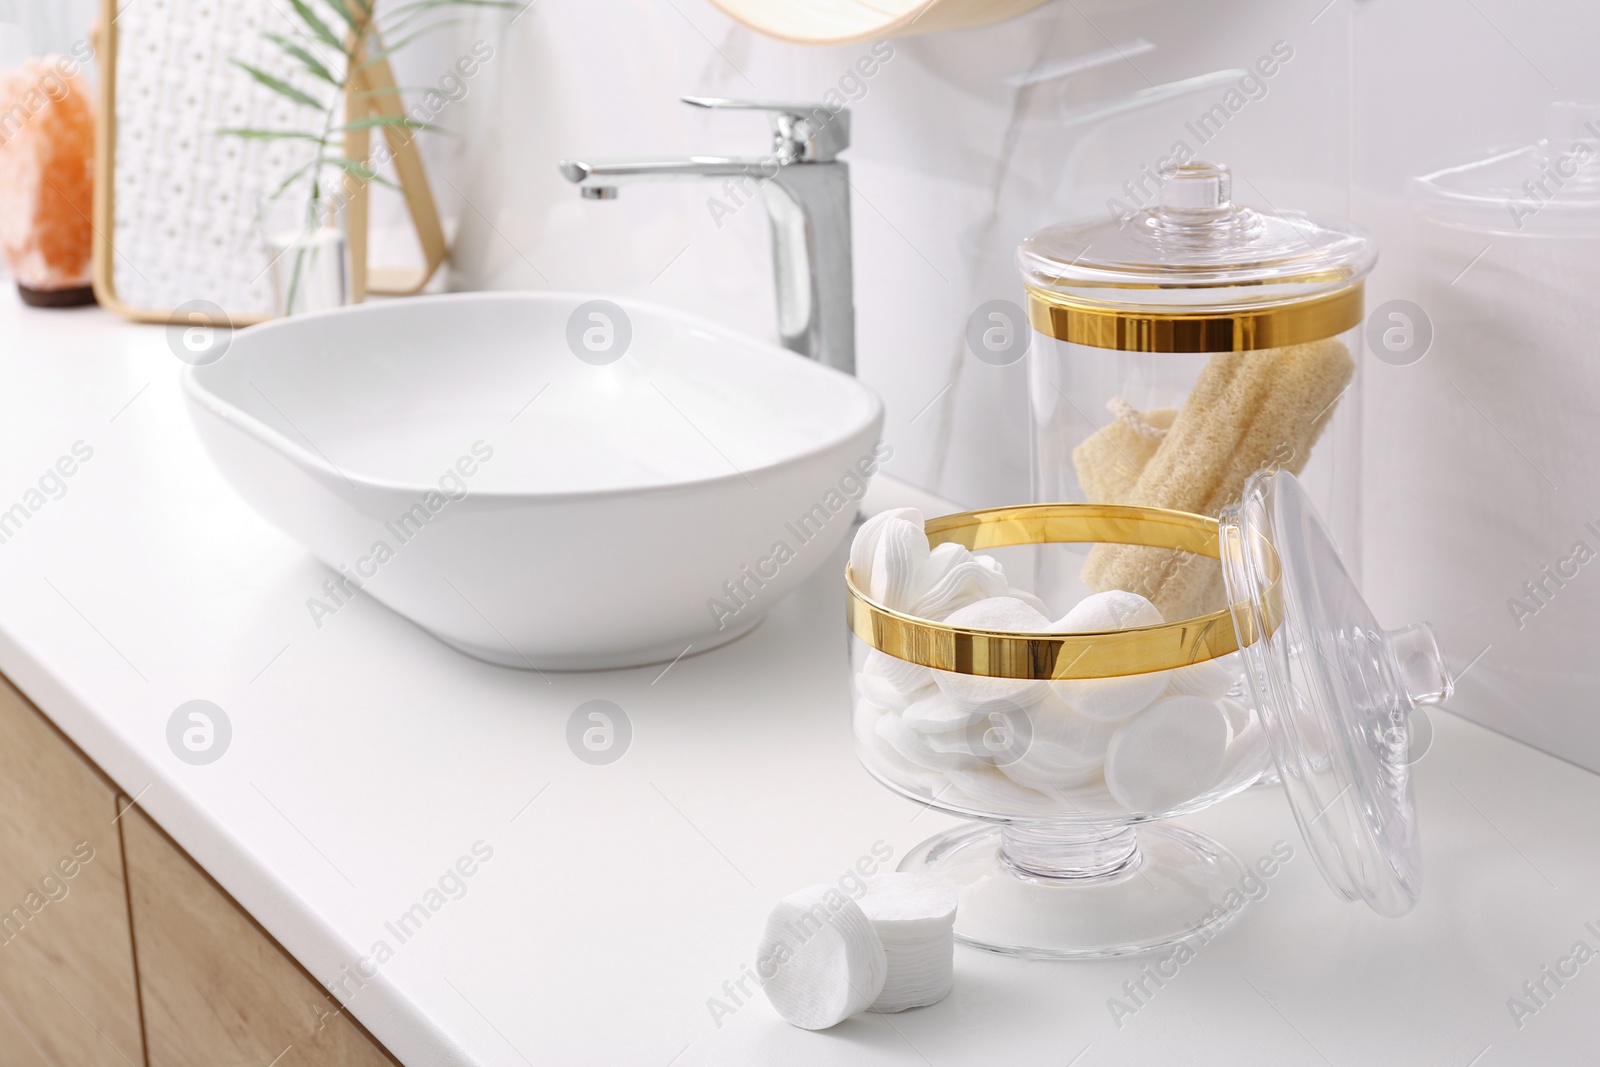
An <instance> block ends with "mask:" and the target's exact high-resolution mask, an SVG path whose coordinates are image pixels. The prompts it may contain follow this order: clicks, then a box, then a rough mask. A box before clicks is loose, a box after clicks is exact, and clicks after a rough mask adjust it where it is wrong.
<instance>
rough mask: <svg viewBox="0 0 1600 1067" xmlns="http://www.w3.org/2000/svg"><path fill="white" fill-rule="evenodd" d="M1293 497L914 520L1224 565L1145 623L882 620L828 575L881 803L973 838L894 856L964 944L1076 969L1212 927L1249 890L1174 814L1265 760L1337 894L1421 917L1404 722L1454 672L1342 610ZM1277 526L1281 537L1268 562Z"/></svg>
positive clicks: (988, 537) (864, 598)
mask: <svg viewBox="0 0 1600 1067" xmlns="http://www.w3.org/2000/svg"><path fill="white" fill-rule="evenodd" d="M1274 480H1276V484H1274ZM1302 504H1303V500H1302V498H1301V496H1300V491H1299V488H1298V484H1297V483H1295V482H1294V479H1293V477H1292V476H1291V475H1287V474H1282V473H1281V472H1280V473H1276V474H1269V475H1266V476H1261V475H1258V476H1257V477H1256V478H1255V479H1253V480H1252V482H1251V485H1250V487H1249V488H1248V489H1247V492H1246V502H1245V504H1244V505H1241V506H1238V507H1235V508H1232V509H1230V511H1229V512H1228V513H1225V514H1224V517H1223V520H1222V522H1221V525H1220V526H1219V523H1218V522H1217V520H1213V519H1207V518H1204V517H1202V516H1198V515H1190V514H1186V513H1183V512H1174V511H1164V510H1161V509H1156V508H1142V507H1132V506H1121V505H1108V504H1034V505H1025V506H1020V507H1013V508H996V509H989V510H984V511H974V512H965V513H962V514H958V515H950V516H945V517H942V518H938V519H932V520H929V521H928V522H927V523H926V524H925V532H926V534H927V537H928V540H929V542H930V543H931V544H933V545H939V544H944V543H955V544H959V545H962V546H964V547H965V548H967V549H970V550H978V549H986V548H998V547H1002V546H1008V545H1024V544H1042V543H1061V542H1073V543H1096V544H1100V545H1118V546H1137V545H1142V546H1148V547H1149V548H1152V549H1159V550H1162V551H1166V552H1171V553H1173V554H1174V555H1175V556H1177V557H1181V558H1182V559H1184V560H1185V561H1188V562H1186V563H1185V564H1184V565H1194V566H1208V567H1212V568H1218V567H1219V566H1220V567H1221V569H1222V570H1223V571H1224V579H1225V582H1226V587H1227V590H1228V594H1227V595H1228V601H1229V606H1228V607H1225V608H1223V609H1220V610H1218V611H1215V612H1213V613H1211V614H1208V615H1203V616H1200V617H1198V618H1193V619H1183V620H1174V621H1170V622H1164V623H1162V624H1160V625H1150V626H1142V627H1137V628H1132V629H1120V630H1105V631H1098V632H1078V633H1054V632H1024V631H998V630H981V629H974V628H970V627H964V626H959V625H950V624H948V623H944V622H938V621H934V620H931V619H924V618H919V617H917V616H914V615H910V614H906V613H903V612H900V611H895V610H892V609H890V608H888V607H886V606H885V605H884V604H882V603H879V602H877V601H875V600H873V599H872V598H871V597H870V596H868V595H867V594H866V593H865V592H864V591H863V590H862V589H861V588H860V587H858V585H857V584H856V580H855V575H854V573H853V572H852V571H849V570H847V572H846V587H847V595H848V618H849V628H850V636H849V645H850V657H851V667H852V687H853V708H852V722H853V728H854V734H855V742H856V750H857V754H858V756H859V758H860V759H861V762H862V764H863V765H864V766H865V767H866V769H867V770H868V771H869V772H870V773H871V774H872V775H873V776H874V777H875V778H877V779H878V780H879V781H880V782H882V783H883V784H884V785H885V786H887V787H888V788H890V789H892V790H894V791H895V792H897V793H899V794H901V795H902V796H904V797H906V798H907V799H909V800H912V801H915V802H917V803H919V804H922V805H925V806H927V807H930V808H933V809H935V810H937V811H941V812H945V813H948V814H952V815H956V816H959V817H962V818H965V819H968V820H972V822H973V825H969V826H961V827H957V828H956V829H954V830H950V831H947V832H945V833H942V834H939V835H937V836H935V837H933V838H931V839H929V840H927V841H924V842H923V843H922V844H921V845H919V846H917V847H916V848H914V849H913V850H912V851H911V853H910V854H909V855H908V856H907V857H906V859H905V860H904V861H903V862H902V863H901V865H900V869H901V870H902V871H913V872H917V873H922V874H927V875H930V876H933V877H935V878H937V879H939V880H941V881H943V882H945V883H946V884H948V885H949V886H950V887H951V888H952V889H954V890H955V891H956V893H957V895H958V896H959V898H960V902H961V903H960V909H959V911H958V912H957V918H956V937H957V938H958V939H959V940H961V941H964V942H966V943H968V944H971V945H974V946H977V947H979V948H983V949H988V950H990V951H994V952H1001V953H1006V954H1011V955H1017V956H1025V957H1034V958H1093V957H1102V956H1117V955H1123V954H1128V953H1135V952H1143V951H1149V950H1153V949H1158V948H1161V947H1163V946H1168V945H1173V944H1176V943H1177V942H1180V941H1184V940H1186V939H1188V938H1191V937H1194V936H1196V935H1207V936H1210V935H1211V934H1213V933H1214V932H1215V931H1216V930H1218V929H1220V928H1221V927H1223V926H1224V925H1226V924H1227V923H1228V922H1230V921H1231V920H1232V919H1233V918H1234V917H1236V916H1237V915H1238V914H1239V912H1240V908H1239V907H1238V900H1239V898H1240V895H1241V894H1242V893H1243V892H1244V891H1245V889H1247V888H1248V886H1249V880H1250V878H1251V873H1250V872H1249V871H1248V869H1247V868H1246V867H1245V866H1244V865H1243V864H1242V863H1241V862H1240V861H1239V860H1238V859H1237V858H1236V857H1235V856H1234V855H1233V854H1232V853H1231V852H1229V851H1228V850H1227V849H1226V848H1225V847H1223V846H1222V845H1220V844H1218V843H1217V842H1215V841H1212V840H1210V839H1208V838H1206V837H1204V836H1202V835H1200V834H1197V833H1194V832H1192V831H1190V830H1187V829H1184V828H1181V827H1177V826H1174V825H1171V824H1170V823H1169V822H1168V820H1170V819H1173V818H1174V817H1177V816H1181V815H1184V814H1188V813H1191V812H1195V811H1199V810H1201V809H1204V808H1207V807H1209V806H1210V805H1212V804H1215V803H1217V802H1218V801H1220V800H1223V799H1225V798H1227V797H1229V796H1231V795H1233V794H1234V793H1237V792H1239V791H1241V790H1243V789H1246V788H1248V787H1249V786H1250V785H1251V784H1253V783H1254V782H1255V781H1256V780H1257V779H1258V778H1259V777H1260V776H1261V775H1262V773H1263V772H1264V771H1266V770H1267V769H1268V767H1269V766H1271V765H1273V764H1274V763H1275V764H1276V766H1277V769H1278V771H1279V773H1280V774H1282V775H1283V777H1284V778H1285V786H1286V791H1287V792H1288V794H1289V798H1290V800H1291V803H1292V804H1293V806H1294V810H1295V814H1296V817H1297V819H1298V820H1299V822H1300V826H1301V830H1302V833H1303V834H1304V835H1305V836H1306V838H1307V840H1308V843H1309V844H1310V846H1311V852H1312V854H1313V856H1315V857H1316V858H1317V861H1318V863H1319V865H1320V866H1322V868H1323V871H1324V874H1325V875H1327V876H1328V878H1329V880H1330V882H1332V883H1334V887H1335V888H1336V889H1338V890H1340V891H1341V892H1342V893H1343V894H1344V895H1345V896H1346V897H1349V898H1351V899H1365V900H1367V901H1368V902H1369V903H1370V904H1371V905H1372V906H1373V907H1374V908H1375V909H1376V910H1378V911H1379V912H1381V913H1383V914H1400V913H1403V912H1404V911H1406V910H1408V909H1409V908H1410V906H1411V905H1412V904H1413V903H1414V901H1415V899H1416V893H1417V879H1416V868H1417V863H1416V860H1417V844H1416V833H1415V818H1414V813H1413V809H1412V806H1411V797H1410V784H1409V779H1408V778H1407V777H1406V762H1407V761H1406V745H1407V741H1408V737H1409V734H1408V726H1409V717H1408V716H1409V711H1410V710H1411V709H1412V708H1413V707H1415V706H1418V705H1421V704H1428V703H1437V702H1438V701H1440V700H1442V699H1444V698H1445V697H1446V696H1447V695H1448V693H1449V686H1450V683H1449V679H1448V676H1447V675H1446V674H1445V672H1444V669H1443V667H1442V661H1441V660H1440V658H1439V654H1438V649H1437V647H1436V645H1434V644H1433V642H1432V636H1431V631H1429V630H1428V629H1427V627H1426V625H1425V624H1419V626H1417V627H1412V628H1409V629H1406V630H1402V631H1395V632H1392V633H1385V632H1384V631H1381V630H1378V629H1377V627H1376V624H1375V623H1373V622H1372V621H1371V618H1370V614H1365V604H1364V603H1363V602H1361V601H1360V599H1359V594H1354V595H1353V597H1352V596H1347V595H1343V593H1342V592H1341V591H1342V590H1344V588H1345V587H1344V586H1341V585H1340V584H1339V581H1338V579H1343V580H1344V582H1345V583H1346V585H1348V587H1349V588H1348V591H1349V592H1350V593H1351V594H1353V593H1354V587H1353V585H1350V584H1349V583H1348V578H1347V576H1346V575H1345V574H1344V572H1343V571H1342V569H1339V568H1338V566H1337V560H1338V558H1337V554H1336V553H1334V552H1333V549H1332V544H1331V541H1328V540H1327V539H1326V534H1325V531H1322V530H1321V528H1320V525H1319V524H1317V522H1316V519H1315V515H1314V514H1313V513H1310V512H1309V511H1305V510H1303V509H1302V508H1301V505H1302ZM1274 519H1276V520H1277V521H1279V522H1287V523H1288V525H1292V526H1294V527H1295V529H1294V530H1293V531H1292V532H1291V533H1290V534H1289V537H1290V538H1291V539H1293V541H1294V543H1293V544H1292V545H1291V546H1290V547H1289V548H1288V549H1287V550H1285V549H1284V548H1283V547H1282V546H1279V545H1276V544H1275V540H1276V539H1277V538H1276V527H1274V525H1273V522H1274ZM1230 546H1231V550H1230ZM1330 560H1331V561H1332V562H1331V563H1330V562H1329V561H1330ZM1330 567H1331V568H1332V569H1330ZM1229 572H1232V573H1231V575H1230V573H1229ZM1296 582H1298V583H1299V585H1298V586H1296V585H1295V583H1296ZM1330 620H1331V621H1330ZM1330 642H1333V643H1334V644H1330ZM1335 644H1336V645H1337V647H1334V645H1335ZM1402 661H1403V662H1402ZM1130 709H1131V710H1130ZM1319 808H1320V810H1319ZM1330 865H1331V866H1333V867H1336V868H1338V871H1337V872H1330V869H1329V868H1330ZM1352 869H1354V871H1355V872H1356V873H1354V874H1351V873H1350V872H1351V870H1352ZM1341 882H1342V883H1343V884H1341Z"/></svg>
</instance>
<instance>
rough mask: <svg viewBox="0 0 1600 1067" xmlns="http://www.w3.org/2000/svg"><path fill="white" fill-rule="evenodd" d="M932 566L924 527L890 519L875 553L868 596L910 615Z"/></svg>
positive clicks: (885, 524) (868, 580)
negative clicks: (924, 570) (923, 576)
mask: <svg viewBox="0 0 1600 1067" xmlns="http://www.w3.org/2000/svg"><path fill="white" fill-rule="evenodd" d="M927 562H928V538H927V535H926V534H924V533H923V532H922V527H921V526H918V525H917V524H916V523H913V522H907V521H906V520H905V519H890V520H889V521H888V522H886V523H884V526H883V531H882V533H880V534H879V536H878V546H877V548H875V549H874V550H873V553H872V573H871V576H870V577H869V578H868V579H867V594H868V595H869V596H871V597H872V599H874V600H876V601H877V602H878V603H880V604H882V605H883V606H884V607H886V608H890V609H892V610H894V611H907V610H909V609H910V607H911V605H912V602H913V601H914V600H915V599H916V593H917V581H918V575H919V574H920V573H921V571H922V567H923V565H924V564H925V563H927Z"/></svg>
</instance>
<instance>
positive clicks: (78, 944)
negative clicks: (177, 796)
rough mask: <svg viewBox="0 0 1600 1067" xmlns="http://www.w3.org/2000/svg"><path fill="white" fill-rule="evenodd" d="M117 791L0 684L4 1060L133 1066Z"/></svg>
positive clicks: (134, 1032) (131, 974) (135, 1026)
mask: <svg viewBox="0 0 1600 1067" xmlns="http://www.w3.org/2000/svg"><path fill="white" fill-rule="evenodd" d="M117 810H118V809H117V794H116V791H115V788H114V787H113V786H112V784H111V783H110V782H109V781H108V780H106V779H105V778H104V777H103V776H102V775H101V774H100V772H99V771H98V770H96V769H95V768H94V766H93V765H92V764H90V763H89V762H88V761H87V760H85V759H84V758H83V757H82V756H81V755H79V753H78V752H77V750H76V749H75V748H73V747H72V745H71V743H70V742H69V741H68V740H67V739H66V738H65V737H64V736H62V735H61V734H60V733H59V732H57V731H56V729H55V727H53V726H51V725H50V724H49V723H48V722H46V721H45V719H44V717H43V716H42V715H40V714H39V713H38V712H37V711H35V710H34V708H33V706H32V705H31V704H29V703H28V702H27V700H26V699H25V698H24V697H23V696H22V695H21V694H20V693H18V692H17V691H16V690H15V689H14V688H12V686H11V685H10V684H9V683H7V682H6V681H5V680H4V679H0V1047H3V1049H4V1062H5V1063H6V1064H7V1065H9V1064H12V1063H18V1064H30V1065H31V1064H32V1063H34V1062H40V1063H54V1064H62V1065H66V1064H70V1065H72V1067H79V1065H84V1067H101V1065H102V1064H103V1065H106V1067H133V1065H136V1064H143V1063H144V1052H143V1046H142V1043H141V1041H140V1030H139V1001H138V986H137V982H136V979H135V971H134V962H133V946H132V939H131V937H130V935H129V931H128V901H127V891H126V887H125V885H124V882H123V866H122V846H121V841H120V835H119V830H118V823H117V821H116V818H117Z"/></svg>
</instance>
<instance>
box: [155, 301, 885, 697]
mask: <svg viewBox="0 0 1600 1067" xmlns="http://www.w3.org/2000/svg"><path fill="white" fill-rule="evenodd" d="M590 299H594V298H593V297H591V296H589V295H586V294H570V293H516V294H512V293H473V294H461V295H452V296H441V297H431V298H422V299H413V300H405V301H395V302H390V303H381V304H369V305H364V306H361V307H355V308H346V309H340V310H337V311H331V312H324V313H318V314H312V315H305V316H301V317H297V318H292V319H285V320H280V321H277V322H273V323H268V324H266V325H263V326H256V327H252V328H250V329H248V330H244V331H241V332H239V333H236V334H235V335H234V336H233V341H232V345H231V347H230V348H229V350H228V351H227V353H226V354H225V356H224V357H223V358H222V359H221V360H219V361H218V362H216V363H213V364H211V365H209V366H203V367H193V368H190V369H189V370H187V371H186V376H185V382H184V385H185V394H186V396H187V399H188V406H189V410H190V414H191V416H192V417H193V420H194V424H195V426H196V428H197V430H198V432H199V435H200V437H201V439H202V440H203V441H204V443H205V446H206V448H207V449H208V451H209V452H210V454H211V456H212V458H213V460H214V461H215V462H216V464H217V466H218V467H219V468H220V469H221V470H222V473H223V474H224V476H226V478H227V479H228V480H229V481H230V482H231V483H232V484H233V486H234V488H235V489H236V490H237V491H238V492H239V494H240V495H241V496H243V497H244V498H245V499H246V500H247V501H249V502H250V504H251V505H253V506H254V507H255V508H256V509H257V510H258V511H259V512H261V514H262V515H264V516H265V517H266V518H267V519H269V520H270V521H271V522H273V523H275V524H276V525H277V526H278V527H279V528H281V529H282V530H284V531H285V532H286V533H288V534H289V535H290V536H291V537H293V538H295V539H296V540H298V541H300V542H301V543H302V544H304V545H305V546H306V547H307V548H308V549H309V550H310V551H311V552H312V553H313V554H314V555H316V557H317V558H318V559H320V560H322V562H324V563H326V564H327V565H328V566H329V567H331V568H333V569H334V570H335V571H337V572H338V573H337V574H336V575H335V576H334V578H335V582H336V589H337V588H338V586H339V585H340V584H342V585H343V587H344V590H350V591H352V593H351V595H371V596H373V597H375V598H376V599H378V600H380V601H382V602H383V603H385V604H387V605H388V606H389V607H391V608H393V609H394V610H395V611H397V612H399V613H400V614H402V615H404V616H406V617H407V618H409V619H411V620H412V621H413V622H415V623H417V624H418V625H419V626H421V627H423V628H424V629H426V630H427V631H429V632H430V633H432V634H434V635H435V636H436V637H438V638H439V639H441V640H443V641H446V642H448V643H449V644H451V645H454V646H455V647H456V648H459V649H461V650H462V651H464V652H467V653H469V654H471V655H473V656H477V657H479V658H482V659H486V660H489V661H491V662H493V663H499V664H504V665H506V666H511V667H522V668H537V669H540V670H550V669H555V670H581V669H590V668H599V667H618V666H629V665H634V664H641V663H650V662H657V661H661V660H670V659H673V658H674V657H676V656H679V655H681V654H684V653H685V652H686V651H687V652H690V653H694V652H701V651H704V650H706V649H709V648H713V647H715V646H717V645H719V644H722V643H723V642H725V641H728V640H731V639H732V638H734V637H737V636H738V635H740V634H742V633H744V632H745V631H747V630H749V629H750V628H751V627H753V626H754V625H755V624H756V623H757V622H759V621H760V619H761V616H762V615H763V614H764V613H765V612H766V611H767V609H768V608H770V607H771V606H772V605H773V604H774V603H775V602H776V601H777V600H779V599H780V598H781V597H783V596H784V595H785V594H786V593H788V592H790V591H791V590H792V589H794V588H795V587H796V586H797V585H799V584H800V583H801V582H802V581H803V580H804V579H805V578H806V577H807V576H808V575H809V574H811V573H812V572H814V571H815V570H816V569H817V568H818V567H819V566H821V565H822V564H823V563H824V562H825V561H826V560H827V559H828V557H829V554H830V552H831V551H832V550H833V549H834V548H835V547H836V546H837V545H838V544H839V543H840V542H841V541H842V540H843V539H844V538H845V537H846V536H847V535H848V534H849V533H850V529H851V522H852V519H853V518H854V515H855V511H856V507H855V499H857V498H859V496H860V495H861V491H862V489H863V488H864V485H865V482H866V477H864V476H863V475H864V473H865V474H870V473H871V471H873V470H875V469H876V466H877V464H878V459H877V452H876V451H875V450H878V449H881V446H879V445H878V444H877V441H878V433H879V430H880V428H881V425H882V421H883V409H882V405H881V404H880V403H879V401H878V399H877V397H876V396H875V395H874V394H873V393H872V392H871V391H870V390H868V389H867V388H866V387H865V386H863V385H862V384H861V383H860V382H858V381H856V380H855V379H854V378H851V377H849V376H847V375H843V374H840V373H838V372H836V371H833V370H829V369H828V368H826V367H823V366H820V365H818V364H816V363H814V362H811V361H809V360H806V359H803V358H801V357H799V356H796V355H794V354H793V353H791V352H788V351H786V350H784V349H781V348H778V347H776V346H774V345H770V344H766V343H763V342H760V341H755V340H751V339H749V338H744V337H740V336H738V335H736V334H732V333H729V332H728V331H726V330H722V329H720V328H718V327H715V326H712V325H708V324H706V323H704V322H701V321H698V320H695V319H692V318H689V317H686V316H684V315H680V314H678V313H676V312H673V311H670V310H667V309H664V308H659V307H653V306H650V305H647V304H640V303H634V302H631V301H627V300H617V301H615V303H616V304H618V305H620V306H621V307H622V308H623V309H624V310H625V311H626V313H627V316H628V318H629V320H630V321H631V325H632V334H633V336H632V341H631V344H630V346H629V348H628V350H627V353H626V354H625V355H624V356H622V358H621V359H619V360H617V361H616V362H613V363H610V364H608V365H603V366H597V365H593V364H591V363H589V362H586V361H584V360H582V359H579V358H578V357H577V356H575V355H574V354H573V351H572V349H570V348H569V347H568V342H567V332H568V320H569V318H570V317H571V316H572V314H573V311H574V309H576V308H577V307H578V305H580V304H582V303H584V302H585V301H587V300H590ZM358 583H359V592H355V591H356V590H357V589H358ZM342 592H343V590H340V593H342ZM321 600H322V602H323V604H324V605H325V607H326V608H327V609H329V610H326V611H325V610H321V609H319V608H318V607H317V606H316V604H315V603H314V602H308V606H307V612H308V615H310V616H312V618H311V619H310V620H308V623H307V624H308V625H313V626H323V625H336V622H335V621H334V620H333V619H332V618H331V615H332V614H334V613H336V612H337V610H338V608H339V607H340V606H341V605H340V604H339V603H338V602H337V599H336V598H335V597H332V596H324V597H322V598H321Z"/></svg>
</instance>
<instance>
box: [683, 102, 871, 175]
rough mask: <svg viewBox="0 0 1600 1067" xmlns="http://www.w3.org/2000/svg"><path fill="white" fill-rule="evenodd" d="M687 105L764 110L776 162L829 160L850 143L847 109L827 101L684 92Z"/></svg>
mask: <svg viewBox="0 0 1600 1067" xmlns="http://www.w3.org/2000/svg"><path fill="white" fill-rule="evenodd" d="M683 102H684V103H685V104H688V105H689V106H690V107H704V108H718V109H722V110H728V111H765V112H766V113H767V115H768V116H769V117H770V118H771V119H772V137H773V147H774V152H775V153H776V155H777V157H778V161H779V162H780V163H785V164H787V163H829V162H832V161H833V160H834V159H837V158H838V156H839V153H840V152H842V151H844V150H845V149H846V148H849V147H850V109H849V108H845V107H842V108H839V109H838V110H837V111H835V110H834V109H833V108H830V107H829V106H828V105H827V104H823V103H806V102H790V101H773V100H729V99H725V98H723V97H716V96H686V97H684V98H683Z"/></svg>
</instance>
